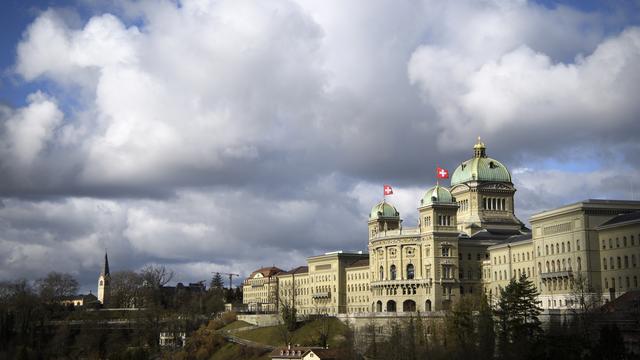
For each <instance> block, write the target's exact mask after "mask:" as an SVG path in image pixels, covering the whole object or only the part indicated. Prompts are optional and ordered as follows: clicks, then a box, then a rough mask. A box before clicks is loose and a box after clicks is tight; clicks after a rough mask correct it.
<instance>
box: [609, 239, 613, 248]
mask: <svg viewBox="0 0 640 360" xmlns="http://www.w3.org/2000/svg"><path fill="white" fill-rule="evenodd" d="M609 249H613V242H611V239H609Z"/></svg>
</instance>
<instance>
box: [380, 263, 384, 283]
mask: <svg viewBox="0 0 640 360" xmlns="http://www.w3.org/2000/svg"><path fill="white" fill-rule="evenodd" d="M380 280H384V268H383V267H382V266H380Z"/></svg>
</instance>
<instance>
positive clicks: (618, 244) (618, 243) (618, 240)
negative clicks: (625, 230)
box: [616, 238, 620, 248]
mask: <svg viewBox="0 0 640 360" xmlns="http://www.w3.org/2000/svg"><path fill="white" fill-rule="evenodd" d="M616 247H617V248H619V247H620V238H616Z"/></svg>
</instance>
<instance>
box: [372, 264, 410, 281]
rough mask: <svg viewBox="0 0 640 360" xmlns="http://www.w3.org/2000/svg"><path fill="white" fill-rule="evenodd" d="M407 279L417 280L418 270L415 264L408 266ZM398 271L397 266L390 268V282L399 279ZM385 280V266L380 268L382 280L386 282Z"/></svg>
mask: <svg viewBox="0 0 640 360" xmlns="http://www.w3.org/2000/svg"><path fill="white" fill-rule="evenodd" d="M406 269H407V273H406V275H407V279H409V280H411V279H413V278H415V275H416V270H415V267H414V266H413V264H407V268H406ZM397 273H398V271H397V269H396V266H395V265H391V266H390V267H389V277H388V280H395V279H396V278H397V275H398V274H397ZM384 279H385V274H384V266H380V280H384Z"/></svg>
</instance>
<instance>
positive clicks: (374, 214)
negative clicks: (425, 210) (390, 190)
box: [369, 200, 400, 220]
mask: <svg viewBox="0 0 640 360" xmlns="http://www.w3.org/2000/svg"><path fill="white" fill-rule="evenodd" d="M399 217H400V213H399V212H398V210H397V209H396V208H395V206H393V205H391V204H389V203H388V202H387V201H386V200H382V201H381V202H379V203H377V204H376V205H374V206H373V207H372V208H371V213H370V214H369V220H376V219H379V218H399Z"/></svg>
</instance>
